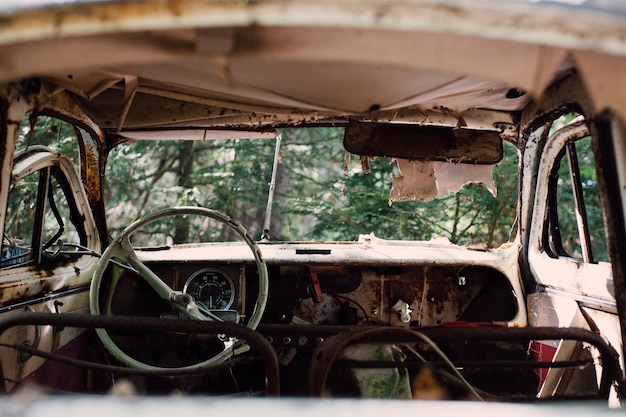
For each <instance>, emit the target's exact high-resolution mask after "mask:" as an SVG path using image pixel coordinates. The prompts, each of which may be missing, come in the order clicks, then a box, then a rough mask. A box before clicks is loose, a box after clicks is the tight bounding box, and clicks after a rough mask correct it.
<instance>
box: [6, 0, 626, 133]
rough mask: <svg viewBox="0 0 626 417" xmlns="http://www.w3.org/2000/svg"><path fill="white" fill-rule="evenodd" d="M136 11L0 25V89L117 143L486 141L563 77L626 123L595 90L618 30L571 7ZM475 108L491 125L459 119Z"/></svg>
mask: <svg viewBox="0 0 626 417" xmlns="http://www.w3.org/2000/svg"><path fill="white" fill-rule="evenodd" d="M148 3H149V5H148ZM148 3H146V2H141V1H125V2H95V3H89V4H81V5H74V6H73V7H72V5H70V4H63V5H56V6H54V7H52V6H51V7H49V8H48V9H42V10H39V9H34V10H30V11H23V12H22V13H20V12H13V13H12V14H6V15H5V16H3V23H4V25H3V28H0V44H2V48H1V49H0V57H2V59H0V74H2V75H0V81H7V82H8V81H14V80H19V79H23V78H26V77H32V76H35V77H41V79H42V80H44V85H45V86H46V88H47V91H48V93H49V94H54V93H56V92H58V91H61V90H66V91H70V92H72V93H73V94H75V95H76V97H77V98H78V100H79V101H80V102H81V105H82V107H83V108H84V109H85V111H86V113H87V114H88V115H89V116H90V117H91V118H92V119H93V120H94V121H95V122H96V123H97V124H98V125H99V126H100V127H102V128H104V129H111V130H115V131H118V132H121V133H123V132H130V131H140V130H146V129H154V128H163V127H165V128H171V129H177V130H179V131H180V130H181V129H185V128H201V129H203V128H211V127H217V128H237V129H244V128H250V129H256V130H263V129H268V128H271V127H276V126H289V125H301V124H306V123H341V122H343V121H346V120H347V119H348V118H357V119H363V120H365V119H377V120H381V121H383V120H385V121H403V122H410V123H425V124H428V123H433V124H437V123H438V122H437V121H436V120H439V119H445V118H446V117H448V116H450V117H451V118H452V119H453V120H446V121H445V123H442V124H444V125H451V126H455V125H457V126H461V127H462V126H464V124H465V123H469V124H471V123H479V124H480V123H483V125H484V127H485V128H487V129H496V130H497V129H501V125H502V124H511V123H514V120H515V119H516V116H515V114H516V113H518V112H520V111H521V110H522V109H523V108H524V107H525V106H526V105H527V104H528V103H529V102H531V101H532V100H533V99H534V98H537V97H539V96H540V95H541V92H542V91H543V90H544V89H545V87H546V86H547V85H548V84H549V83H551V82H553V81H554V80H555V79H558V78H559V77H561V76H563V75H565V74H567V73H568V71H572V70H574V68H576V69H577V70H578V71H580V72H581V73H582V75H583V77H584V79H585V81H586V84H587V85H588V86H589V87H590V91H591V93H592V96H593V98H594V99H595V102H596V103H597V105H598V107H603V106H609V107H612V108H614V109H616V110H618V111H621V112H622V114H626V99H625V98H624V97H626V83H615V84H611V85H607V83H606V80H607V79H610V78H613V79H618V80H619V79H620V77H623V75H624V74H623V72H624V68H626V59H625V58H624V57H625V56H626V42H624V39H626V28H625V27H624V24H623V21H622V20H620V18H619V16H613V17H611V18H609V17H607V16H606V15H599V14H593V13H583V14H579V13H576V12H577V10H575V9H572V10H571V13H570V14H569V15H568V21H567V22H566V21H564V20H563V19H562V18H561V15H560V14H559V13H560V12H562V11H563V10H561V9H558V8H545V7H544V8H538V7H534V6H532V7H531V5H528V4H526V5H523V7H522V5H520V4H519V2H508V1H507V2H500V3H506V4H497V3H493V2H469V1H462V0H459V1H450V2H444V3H445V4H444V3H442V2H439V3H442V4H438V2H431V1H423V0H414V1H399V2H385V4H384V7H383V6H382V5H381V3H380V2H370V1H358V2H357V1H350V0H348V1H341V2H326V1H322V2H316V4H311V2H303V1H298V0H292V1H277V0H268V1H259V2H250V3H249V4H248V5H246V6H241V5H237V6H234V5H233V2H223V1H194V0H180V1H176V2H173V1H166V0H158V1H153V2H148ZM452 5H453V6H454V7H452ZM505 5H506V6H507V7H504V6H505ZM489 11H491V13H488V12H489ZM45 12H47V13H45ZM495 14H497V17H498V19H496V16H495ZM331 17H332V18H331ZM598 22H602V24H601V25H599V24H598ZM539 35H543V36H539ZM33 68H36V72H34V71H33ZM616 77H617V78H616ZM44 104H45V103H40V105H44ZM477 109H479V110H483V111H489V112H491V116H486V117H483V118H482V119H480V120H470V121H468V120H469V119H471V117H470V118H468V117H466V115H467V114H469V113H472V114H475V111H476V110H477ZM429 112H430V113H429ZM429 114H435V115H436V117H435V119H436V120H434V119H431V118H429V117H427V116H428V115H429ZM407 115H408V116H407ZM425 115H426V116H425ZM194 135H195V136H197V133H196V134H194Z"/></svg>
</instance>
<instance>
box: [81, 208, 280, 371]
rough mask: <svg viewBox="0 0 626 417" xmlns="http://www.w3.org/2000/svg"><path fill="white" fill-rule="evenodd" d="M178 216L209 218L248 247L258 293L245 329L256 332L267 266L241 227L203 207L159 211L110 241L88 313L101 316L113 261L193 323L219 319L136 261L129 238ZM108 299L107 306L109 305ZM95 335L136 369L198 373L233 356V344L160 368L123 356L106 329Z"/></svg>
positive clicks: (100, 263)
mask: <svg viewBox="0 0 626 417" xmlns="http://www.w3.org/2000/svg"><path fill="white" fill-rule="evenodd" d="M180 215H199V216H205V217H209V218H212V219H215V220H218V221H220V222H222V223H224V224H225V225H226V226H228V227H229V228H230V229H232V230H234V231H235V232H236V233H237V234H238V235H239V236H240V237H241V238H242V239H243V240H244V241H245V242H246V243H247V245H248V247H249V248H250V250H252V253H253V254H254V260H255V262H256V266H257V269H258V276H259V291H258V295H257V300H256V303H255V305H254V309H253V312H252V315H251V316H250V319H249V320H248V322H247V323H246V326H247V327H248V328H250V329H253V330H254V329H256V327H257V325H258V324H259V322H260V321H261V316H262V315H263V312H264V310H265V305H266V303H267V298H268V288H269V279H268V272H267V265H266V263H265V261H264V260H263V257H262V256H261V251H260V249H259V246H258V245H257V244H256V243H255V242H254V241H253V240H252V238H250V236H248V233H247V231H246V229H245V228H243V226H241V225H240V224H239V223H236V222H234V221H233V220H231V219H230V217H228V216H226V215H224V214H222V213H220V212H217V211H215V210H211V209H207V208H203V207H173V208H169V209H165V210H161V211H158V212H156V213H153V214H150V215H148V216H146V217H143V218H141V219H139V220H137V221H135V222H133V223H132V224H131V225H130V226H128V227H127V228H126V229H124V231H123V232H122V233H121V235H120V236H118V237H117V238H116V239H115V240H113V241H112V242H111V243H110V244H109V246H108V247H107V249H106V250H105V251H104V253H103V254H102V256H101V258H100V259H99V260H98V263H97V264H96V268H95V270H94V275H93V278H92V281H91V287H90V289H89V310H90V312H91V314H96V315H100V314H102V313H101V311H100V287H101V285H102V280H103V276H104V272H105V271H106V268H107V266H108V264H109V262H112V261H113V258H116V259H118V260H120V261H122V262H124V263H126V264H128V265H129V266H131V267H132V268H134V269H135V270H136V271H137V273H138V274H139V276H140V277H141V278H142V279H143V280H144V281H146V282H147V283H148V284H149V285H150V286H151V287H152V288H153V289H154V291H156V293H157V294H158V295H159V296H160V297H161V298H162V299H164V300H166V301H168V302H169V303H170V304H172V305H173V306H175V307H176V308H177V309H178V310H179V311H181V312H183V313H184V314H185V315H187V316H188V317H189V318H190V319H192V320H219V318H217V317H215V316H212V315H211V314H210V313H209V312H207V311H206V310H205V309H201V308H199V307H198V305H196V303H195V301H194V300H193V297H191V295H188V294H185V293H182V292H181V291H174V290H173V289H172V288H170V287H169V286H168V285H167V284H166V283H165V282H164V281H163V280H162V279H161V278H159V277H158V276H157V275H156V274H155V273H154V272H152V271H151V270H150V269H149V268H148V267H147V266H145V265H144V264H143V263H142V262H141V261H140V260H139V259H138V258H137V255H136V253H135V251H134V249H133V247H132V245H131V243H130V236H131V235H132V234H133V233H134V232H135V231H137V230H139V229H141V228H142V227H144V226H145V225H147V224H148V223H151V222H154V221H156V220H158V219H161V218H163V217H167V216H180ZM112 293H113V291H110V295H109V297H112ZM110 301H111V300H110V299H109V300H107V303H110ZM96 334H97V335H98V338H99V339H100V341H101V342H102V344H103V346H104V347H105V348H106V349H107V350H108V351H109V353H110V354H111V355H113V357H115V358H116V359H117V360H118V361H120V362H121V363H123V364H125V365H127V366H130V367H134V368H137V369H151V370H173V369H179V370H197V369H200V368H204V367H208V366H211V365H214V364H217V363H221V362H223V361H225V360H226V359H228V358H230V357H231V356H233V355H234V349H235V347H234V344H232V345H231V346H226V347H225V348H224V350H222V351H221V352H220V353H218V354H216V355H214V356H212V357H210V358H207V359H206V360H204V361H202V362H198V363H196V364H193V365H187V366H182V367H177V368H163V367H159V366H154V365H149V364H146V363H144V362H141V361H138V360H136V359H135V358H133V357H131V356H129V355H128V354H127V353H125V352H124V351H123V350H122V349H120V348H119V346H118V345H117V344H116V343H115V342H114V341H113V339H112V338H111V336H110V335H109V334H108V333H107V331H106V330H105V329H96Z"/></svg>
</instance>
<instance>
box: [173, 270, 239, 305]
mask: <svg viewBox="0 0 626 417" xmlns="http://www.w3.org/2000/svg"><path fill="white" fill-rule="evenodd" d="M183 292H184V293H186V294H189V295H191V296H192V297H193V299H194V301H195V302H196V303H202V304H203V305H204V306H205V307H207V308H209V309H213V310H227V309H229V308H230V307H231V306H232V305H233V302H234V301H235V283H234V282H233V280H232V278H231V277H230V276H229V275H228V274H227V273H226V272H224V271H222V270H220V269H217V268H204V269H200V270H199V271H196V272H194V273H193V274H192V275H191V276H190V277H189V278H188V279H187V282H185V286H184V288H183Z"/></svg>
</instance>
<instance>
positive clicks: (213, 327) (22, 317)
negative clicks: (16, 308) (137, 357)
mask: <svg viewBox="0 0 626 417" xmlns="http://www.w3.org/2000/svg"><path fill="white" fill-rule="evenodd" d="M28 325H33V326H61V327H79V328H86V329H95V328H100V329H107V330H120V331H128V332H133V331H143V332H154V333H157V332H178V333H189V334H227V335H231V336H235V337H237V338H239V339H242V340H245V341H246V342H247V343H249V344H250V345H251V346H252V347H254V348H256V349H258V351H259V352H260V353H261V356H262V357H263V361H264V364H265V379H266V389H267V394H268V395H269V396H273V397H278V396H279V394H280V377H279V370H278V358H277V357H276V353H275V352H274V349H273V348H272V346H271V345H270V344H269V342H268V341H267V340H265V338H264V337H263V336H261V334H259V333H257V332H255V331H254V330H252V329H250V328H248V327H245V326H241V325H237V324H234V323H221V322H210V321H195V320H174V319H159V318H154V317H130V316H96V315H91V314H51V313H33V312H23V313H22V312H20V313H15V314H12V315H10V316H8V317H3V318H2V319H0V336H1V335H2V334H3V333H4V332H5V331H6V330H7V329H9V328H11V327H15V326H28ZM207 369H209V368H207Z"/></svg>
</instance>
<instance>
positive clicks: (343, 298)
mask: <svg viewBox="0 0 626 417" xmlns="http://www.w3.org/2000/svg"><path fill="white" fill-rule="evenodd" d="M333 296H334V297H337V298H339V299H340V300H345V301H348V302H350V303H352V304H354V305H356V306H357V307H358V308H360V309H361V312H362V313H363V315H364V316H365V321H366V322H367V324H368V325H371V324H372V322H371V321H370V317H369V315H368V314H367V311H365V309H364V308H363V306H362V305H361V304H359V303H358V302H357V301H356V300H353V299H352V298H348V297H345V296H343V295H339V294H333Z"/></svg>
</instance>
